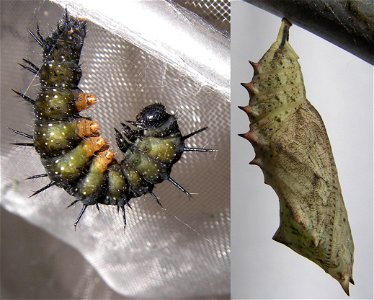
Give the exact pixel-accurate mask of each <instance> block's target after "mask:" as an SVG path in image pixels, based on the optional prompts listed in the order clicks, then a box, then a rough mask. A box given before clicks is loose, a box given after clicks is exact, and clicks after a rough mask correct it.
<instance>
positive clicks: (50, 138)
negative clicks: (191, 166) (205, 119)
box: [13, 11, 215, 226]
mask: <svg viewBox="0 0 374 300" xmlns="http://www.w3.org/2000/svg"><path fill="white" fill-rule="evenodd" d="M30 34H31V35H32V37H33V38H34V39H35V41H36V42H37V43H38V44H39V45H40V46H41V47H42V48H43V61H42V65H41V67H40V68H39V67H37V66H36V65H35V64H33V63H32V62H30V61H29V60H26V59H24V60H23V61H24V63H25V64H20V65H21V66H22V67H23V68H25V69H27V70H29V71H31V72H32V73H33V74H35V75H36V76H38V77H39V79H40V91H39V94H38V96H37V98H36V99H35V100H33V99H31V98H29V97H28V96H26V95H24V94H23V93H20V92H17V91H15V93H16V94H17V95H19V96H20V97H22V98H23V99H24V100H26V101H27V102H28V103H30V104H32V105H33V107H34V115H35V124H34V133H33V135H29V134H26V133H23V132H20V131H17V130H13V131H14V132H15V133H17V134H19V135H21V136H23V137H25V138H28V139H29V141H31V142H28V143H15V144H16V145H22V146H33V147H35V150H36V151H37V152H38V153H39V155H40V157H41V161H42V164H43V165H44V168H45V170H46V173H44V174H39V175H34V176H31V177H29V178H28V179H37V178H41V177H47V176H48V177H49V179H50V180H51V181H50V183H49V184H48V185H46V186H45V187H43V188H41V189H39V190H38V191H36V192H35V193H33V194H32V195H31V196H34V195H36V194H38V193H40V192H42V191H44V190H46V189H48V188H49V187H51V186H58V187H61V188H63V189H65V190H66V191H67V192H68V193H69V194H70V195H72V196H74V197H75V198H76V200H75V201H73V203H71V205H73V204H75V203H77V202H79V201H81V202H82V203H83V207H82V210H81V212H80V214H79V216H78V218H77V220H76V222H75V223H74V226H76V225H77V224H78V222H79V220H80V218H81V217H82V215H83V214H84V212H85V210H86V208H87V207H88V206H89V205H96V206H97V208H99V204H103V205H115V206H116V207H117V209H118V210H119V209H120V208H121V209H122V211H123V220H124V224H125V225H126V217H125V205H128V206H130V204H129V202H130V200H131V199H132V198H136V197H139V196H142V195H145V194H148V193H150V194H151V195H152V197H153V198H154V199H155V201H156V202H157V203H158V204H159V205H161V203H160V201H159V199H158V198H157V196H156V195H155V194H154V193H153V188H154V185H155V184H157V183H160V182H162V181H164V180H168V181H169V182H170V183H171V184H173V185H174V186H176V187H177V188H178V189H180V190H181V191H183V192H184V193H185V194H186V195H188V196H190V193H189V192H188V191H187V190H185V189H184V188H183V187H182V186H181V185H180V184H178V183H177V182H176V181H175V180H174V179H172V178H171V177H170V173H171V169H172V167H173V165H174V164H175V163H176V162H177V161H178V160H179V159H180V158H181V155H182V154H183V152H189V151H190V152H212V151H215V150H212V149H205V148H189V147H187V146H185V141H186V140H187V139H188V138H190V137H192V136H194V135H195V134H198V133H200V132H202V131H204V130H205V129H207V128H206V127H204V128H201V129H199V130H197V131H195V132H192V133H190V134H187V135H185V136H183V135H182V134H181V132H180V130H179V127H178V123H177V119H176V117H175V116H174V115H172V114H169V113H167V112H166V109H165V107H164V105H162V104H160V103H155V104H151V105H149V106H147V107H145V108H144V109H143V110H142V111H141V112H140V113H139V114H138V115H137V116H136V120H135V121H127V122H124V123H122V124H121V125H122V128H121V129H120V130H117V129H115V134H116V142H117V145H118V147H119V149H120V150H121V151H122V152H123V153H124V159H123V160H122V161H117V160H116V158H115V155H114V153H113V152H112V151H110V150H109V149H108V148H109V145H108V144H107V142H106V141H105V140H104V138H103V137H102V136H100V130H99V125H98V123H97V122H96V121H93V120H91V119H90V118H86V117H82V116H81V115H80V112H81V111H82V110H85V109H87V108H89V107H90V106H92V105H93V104H94V103H95V101H96V100H95V97H94V96H93V95H91V94H86V93H83V92H82V91H81V90H80V89H79V88H78V84H79V81H80V78H81V69H80V65H79V58H80V54H81V50H82V47H83V42H84V38H85V35H86V21H85V20H83V19H81V18H74V17H72V16H70V15H69V14H68V13H67V11H66V12H65V16H64V18H63V20H61V21H60V22H59V24H58V25H57V29H56V30H55V31H54V32H53V33H52V34H51V35H50V36H49V37H47V38H44V37H42V35H41V34H40V32H39V27H37V32H36V34H34V33H32V32H30ZM26 64H27V65H26ZM71 205H69V206H71Z"/></svg>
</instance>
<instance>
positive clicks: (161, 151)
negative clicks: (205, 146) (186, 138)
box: [137, 136, 182, 163]
mask: <svg viewBox="0 0 374 300" xmlns="http://www.w3.org/2000/svg"><path fill="white" fill-rule="evenodd" d="M181 144H182V140H181V137H180V136H173V137H166V138H156V137H144V138H143V139H142V140H139V141H138V143H137V148H138V149H139V150H140V151H142V152H146V153H147V155H148V156H149V157H150V158H152V159H154V160H156V161H158V162H161V163H172V162H173V161H174V160H175V159H176V157H177V156H178V155H179V154H180V145H181Z"/></svg>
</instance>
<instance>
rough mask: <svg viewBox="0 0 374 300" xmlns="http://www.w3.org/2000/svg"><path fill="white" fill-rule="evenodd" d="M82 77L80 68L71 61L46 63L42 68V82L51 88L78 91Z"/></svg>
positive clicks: (40, 72)
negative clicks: (78, 83)
mask: <svg viewBox="0 0 374 300" xmlns="http://www.w3.org/2000/svg"><path fill="white" fill-rule="evenodd" d="M81 76H82V72H81V69H80V67H78V66H77V65H76V64H74V63H72V62H70V61H51V62H46V63H44V64H43V66H42V67H41V68H40V71H39V77H40V82H41V83H42V84H43V85H44V86H48V87H51V88H59V87H61V88H63V89H76V88H77V86H78V85H77V82H79V80H80V78H81Z"/></svg>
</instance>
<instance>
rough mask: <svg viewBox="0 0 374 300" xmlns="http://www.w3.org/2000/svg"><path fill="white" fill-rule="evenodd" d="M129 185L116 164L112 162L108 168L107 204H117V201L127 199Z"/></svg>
mask: <svg viewBox="0 0 374 300" xmlns="http://www.w3.org/2000/svg"><path fill="white" fill-rule="evenodd" d="M128 189H129V185H128V183H127V181H126V178H125V176H124V175H123V173H122V171H121V167H120V166H119V165H118V164H112V165H111V166H110V167H109V169H108V194H107V199H106V201H107V204H112V205H117V204H118V203H119V201H124V200H128V199H129V191H128Z"/></svg>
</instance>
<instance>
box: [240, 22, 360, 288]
mask: <svg viewBox="0 0 374 300" xmlns="http://www.w3.org/2000/svg"><path fill="white" fill-rule="evenodd" d="M290 26H291V24H290V22H289V21H288V20H286V19H283V20H282V25H281V28H280V30H279V33H278V37H277V40H276V41H275V43H274V44H273V45H272V46H271V47H270V49H269V50H268V51H267V52H266V53H265V55H264V56H263V57H262V58H261V60H260V61H259V62H258V63H252V62H251V64H252V66H253V68H254V76H253V79H252V81H251V82H249V83H245V84H242V85H243V86H244V87H245V88H246V89H247V90H248V92H249V94H250V101H249V105H248V106H245V107H240V108H241V109H242V110H244V111H245V112H246V113H247V114H248V117H249V119H250V131H249V132H247V133H245V134H241V136H242V137H244V138H246V139H247V140H249V141H250V142H251V143H252V145H253V147H254V149H255V153H256V156H255V158H254V159H253V160H252V161H251V164H255V165H258V166H260V168H261V169H262V171H263V173H264V177H265V183H266V184H269V185H270V186H271V187H272V188H273V189H274V191H275V192H276V193H277V195H278V197H279V202H280V226H279V228H278V230H277V231H276V233H275V235H274V237H273V239H274V240H275V241H278V242H280V243H282V244H284V245H286V246H288V247H290V248H291V249H292V250H294V251H296V252H297V253H299V254H301V255H303V256H304V257H306V258H308V259H310V260H311V261H313V262H315V263H316V264H318V265H319V266H320V267H321V268H323V269H324V270H325V271H326V272H327V273H329V274H330V275H331V276H332V277H334V278H335V279H336V280H338V281H339V283H340V284H341V286H342V287H343V289H344V291H345V292H346V293H347V294H348V295H349V282H351V283H353V279H352V265H353V252H354V246H353V240H352V235H351V230H350V227H349V223H348V217H347V212H346V209H345V206H344V202H343V197H342V193H341V188H340V184H339V180H338V173H337V170H336V166H335V162H334V158H333V154H332V150H331V146H330V142H329V139H328V136H327V133H326V129H325V126H324V124H323V121H322V119H321V117H320V115H319V113H318V112H317V110H316V109H315V108H314V107H313V106H312V105H311V104H310V102H309V101H308V100H307V99H306V93H305V87H304V82H303V76H302V73H301V69H300V65H299V63H298V61H297V60H298V56H297V54H296V53H295V51H294V50H293V49H292V47H291V46H290V44H289V43H288V32H289V27H290Z"/></svg>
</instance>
